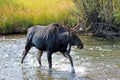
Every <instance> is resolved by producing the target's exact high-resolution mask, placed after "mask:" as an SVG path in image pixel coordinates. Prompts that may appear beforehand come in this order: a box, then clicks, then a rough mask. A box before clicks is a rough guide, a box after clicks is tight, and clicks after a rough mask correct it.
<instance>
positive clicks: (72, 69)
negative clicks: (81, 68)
mask: <svg viewBox="0 0 120 80" xmlns="http://www.w3.org/2000/svg"><path fill="white" fill-rule="evenodd" d="M62 54H63V56H65V57H66V58H67V59H69V61H70V64H71V72H72V73H75V69H74V65H73V60H72V57H71V56H70V54H69V53H68V52H65V53H62Z"/></svg>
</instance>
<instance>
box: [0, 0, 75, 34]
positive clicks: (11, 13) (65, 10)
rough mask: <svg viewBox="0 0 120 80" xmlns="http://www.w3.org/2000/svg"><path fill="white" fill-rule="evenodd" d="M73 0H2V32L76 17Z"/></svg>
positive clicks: (10, 31)
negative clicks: (72, 12)
mask: <svg viewBox="0 0 120 80" xmlns="http://www.w3.org/2000/svg"><path fill="white" fill-rule="evenodd" d="M73 6H74V4H73V2H72V1H71V0H0V34H5V33H12V32H24V31H26V29H27V28H28V27H29V26H31V25H36V24H40V25H47V24H50V23H52V22H60V21H61V20H71V21H74V18H73V17H72V15H71V14H70V12H71V10H72V8H73Z"/></svg>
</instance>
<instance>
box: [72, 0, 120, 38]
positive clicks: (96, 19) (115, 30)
mask: <svg viewBox="0 0 120 80" xmlns="http://www.w3.org/2000/svg"><path fill="white" fill-rule="evenodd" d="M74 3H75V5H76V6H77V8H78V11H79V14H80V16H81V17H82V18H83V19H84V20H85V24H86V26H84V28H83V29H84V31H86V32H89V33H92V34H93V35H94V36H102V37H106V38H109V39H118V38H120V0H75V1H74Z"/></svg>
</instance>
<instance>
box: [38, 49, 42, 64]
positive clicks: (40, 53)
mask: <svg viewBox="0 0 120 80" xmlns="http://www.w3.org/2000/svg"><path fill="white" fill-rule="evenodd" d="M42 54H43V51H42V50H38V54H37V60H38V63H39V64H40V66H42V64H41V56H42Z"/></svg>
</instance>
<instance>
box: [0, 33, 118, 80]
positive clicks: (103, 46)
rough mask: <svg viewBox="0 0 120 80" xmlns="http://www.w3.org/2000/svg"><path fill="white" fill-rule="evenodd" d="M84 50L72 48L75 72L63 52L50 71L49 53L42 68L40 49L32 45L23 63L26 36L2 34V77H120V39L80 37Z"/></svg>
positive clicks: (101, 79)
mask: <svg viewBox="0 0 120 80" xmlns="http://www.w3.org/2000/svg"><path fill="white" fill-rule="evenodd" d="M81 39H82V40H83V42H84V45H85V46H84V49H83V50H79V49H77V48H76V47H72V51H71V53H70V54H71V56H72V57H73V62H74V66H75V71H76V73H75V74H73V73H71V72H70V71H69V68H70V63H69V60H68V59H66V58H64V57H63V56H62V55H61V54H60V53H55V54H53V56H52V57H53V70H52V72H49V70H48V63H47V59H46V58H47V57H46V52H44V54H43V56H42V64H43V66H42V67H39V64H38V62H37V59H36V55H37V54H36V53H37V49H36V48H32V49H31V50H30V52H29V54H28V55H27V57H26V58H25V61H24V63H23V64H20V61H21V57H22V56H21V55H22V52H23V50H24V46H25V41H26V39H25V36H23V35H19V36H18V35H17V36H15V35H14V36H2V37H0V80H119V79H120V50H119V49H120V41H106V40H103V41H101V40H99V39H94V38H90V37H89V38H88V36H81Z"/></svg>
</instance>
